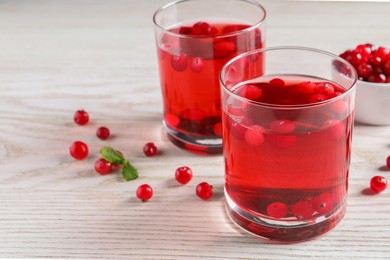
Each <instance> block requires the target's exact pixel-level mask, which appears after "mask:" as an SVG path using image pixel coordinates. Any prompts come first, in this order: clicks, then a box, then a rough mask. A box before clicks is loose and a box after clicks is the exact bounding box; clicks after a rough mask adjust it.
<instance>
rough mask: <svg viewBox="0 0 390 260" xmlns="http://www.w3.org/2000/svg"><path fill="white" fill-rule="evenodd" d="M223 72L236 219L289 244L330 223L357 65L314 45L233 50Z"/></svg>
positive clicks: (339, 189) (345, 157) (335, 216)
mask: <svg viewBox="0 0 390 260" xmlns="http://www.w3.org/2000/svg"><path fill="white" fill-rule="evenodd" d="M254 57H256V58H257V57H262V59H261V60H262V61H263V63H262V64H261V66H259V64H252V63H250V62H249V60H251V59H253V58H254ZM220 80H221V85H222V109H223V141H224V157H225V171H226V173H225V197H226V201H227V212H228V215H229V216H230V218H231V219H232V220H233V222H235V223H236V224H238V225H239V226H240V227H242V228H243V229H245V230H247V231H249V232H250V233H253V234H255V235H258V236H261V237H266V238H269V239H274V240H280V241H288V242H294V241H300V240H307V239H310V238H313V237H316V236H318V235H321V234H323V233H325V232H327V231H329V230H330V229H332V228H333V227H334V226H335V225H336V224H337V223H338V222H339V221H340V220H341V219H342V217H343V216H344V214H345V211H346V196H347V188H348V170H349V165H350V150H351V136H352V128H353V115H354V100H355V83H356V80H357V76H356V72H355V70H354V68H353V67H352V66H351V65H350V64H349V63H347V62H345V61H344V60H343V59H340V58H339V57H337V56H336V55H333V54H330V53H327V52H324V51H321V50H316V49H310V48H303V47H275V48H266V49H262V50H255V51H251V52H248V53H245V54H242V55H240V56H237V57H235V58H233V59H232V60H231V61H229V62H228V63H227V64H226V65H225V66H224V67H223V68H222V71H221V75H220Z"/></svg>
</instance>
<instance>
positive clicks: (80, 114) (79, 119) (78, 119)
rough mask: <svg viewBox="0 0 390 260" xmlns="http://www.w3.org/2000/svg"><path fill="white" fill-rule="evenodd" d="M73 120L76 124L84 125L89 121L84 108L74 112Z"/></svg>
mask: <svg viewBox="0 0 390 260" xmlns="http://www.w3.org/2000/svg"><path fill="white" fill-rule="evenodd" d="M73 121H74V122H75V123H76V124H78V125H86V124H87V123H88V121H89V115H88V113H87V112H86V111H84V110H77V111H76V112H75V113H74V116H73Z"/></svg>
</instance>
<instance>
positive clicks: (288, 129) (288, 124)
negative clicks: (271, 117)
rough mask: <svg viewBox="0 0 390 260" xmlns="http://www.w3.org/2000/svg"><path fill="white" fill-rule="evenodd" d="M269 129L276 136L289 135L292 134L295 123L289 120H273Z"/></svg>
mask: <svg viewBox="0 0 390 260" xmlns="http://www.w3.org/2000/svg"><path fill="white" fill-rule="evenodd" d="M269 128H270V130H271V131H273V132H275V133H278V134H289V133H292V132H294V130H295V123H294V122H293V121H290V120H275V121H272V122H271V123H270V125H269Z"/></svg>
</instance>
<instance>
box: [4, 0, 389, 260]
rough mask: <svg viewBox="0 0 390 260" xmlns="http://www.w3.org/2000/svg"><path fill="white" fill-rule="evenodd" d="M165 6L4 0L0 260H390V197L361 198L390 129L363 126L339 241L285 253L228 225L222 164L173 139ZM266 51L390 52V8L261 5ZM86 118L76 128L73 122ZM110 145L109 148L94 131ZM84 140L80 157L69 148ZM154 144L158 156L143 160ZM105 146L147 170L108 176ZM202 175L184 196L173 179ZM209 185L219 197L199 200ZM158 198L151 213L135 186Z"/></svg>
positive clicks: (385, 151) (328, 239) (323, 240)
mask: <svg viewBox="0 0 390 260" xmlns="http://www.w3.org/2000/svg"><path fill="white" fill-rule="evenodd" d="M166 2H167V1H161V0H156V1H151V0H144V1H135V0H122V1H120V0H114V1H104V0H97V1H92V0H90V1H88V0H80V1H76V0H70V1H67V0H63V1H60V0H51V1H50V0H36V1H29V0H20V1H14V0H0V257H4V258H68V259H69V258H71V259H87V258H97V259H99V258H100V259H195V258H199V259H304V258H305V259H354V260H357V259H390V190H387V191H385V192H383V193H382V194H379V195H376V196H368V195H364V193H363V191H364V190H365V189H366V188H367V187H368V185H369V180H370V178H371V177H372V176H373V175H377V174H383V175H385V176H387V177H388V178H389V179H390V171H386V170H385V169H384V167H383V166H384V164H385V159H386V157H387V156H388V155H390V127H389V126H388V127H386V126H383V127H373V126H364V125H356V127H355V131H354V137H353V147H352V149H353V150H352V164H351V169H350V181H349V184H350V186H349V187H350V189H349V195H348V204H349V207H348V212H347V214H346V216H345V218H344V219H343V220H342V222H341V223H340V224H339V225H338V226H337V227H336V228H335V229H334V230H333V231H331V232H330V233H328V234H326V235H325V236H323V237H320V238H317V239H315V240H312V241H309V242H305V243H299V244H291V245H280V244H271V243H267V242H264V241H263V240H260V239H257V238H254V237H252V236H249V235H247V234H244V233H242V232H241V231H239V229H238V228H236V227H235V226H234V225H233V224H232V223H231V222H230V221H229V220H228V219H227V217H226V216H225V212H224V199H223V181H224V177H223V159H222V156H209V157H207V156H199V155H195V154H191V153H188V152H186V151H183V150H180V149H178V148H176V147H175V146H174V145H172V144H171V143H170V142H169V141H168V140H167V138H166V137H165V135H164V132H163V130H162V125H161V111H162V100H161V96H160V88H159V80H158V71H157V62H156V52H155V46H154V34H153V24H152V20H151V17H152V15H153V12H154V11H155V10H156V9H157V8H158V7H159V6H160V5H162V4H163V3H166ZM263 4H264V6H265V7H266V9H267V11H268V21H267V24H268V30H267V37H268V38H267V45H268V46H272V45H302V46H310V47H315V48H321V49H325V50H328V51H331V52H334V53H340V52H341V51H343V50H345V49H347V48H350V47H353V46H355V45H357V44H358V43H365V42H373V43H377V44H382V45H386V46H390V18H389V16H388V14H389V12H390V3H363V2H294V1H281V0H279V1H276V0H265V1H263ZM77 109H85V110H87V111H88V112H89V114H90V116H91V123H90V124H88V125H87V126H84V127H80V126H76V125H75V124H74V123H73V120H72V117H73V113H74V112H75V111H76V110H77ZM101 125H105V126H107V127H109V128H110V129H111V132H112V133H113V137H112V138H111V139H110V140H108V141H100V140H98V139H97V138H96V137H95V131H96V128H97V127H98V126H101ZM76 140H83V141H85V142H87V143H88V144H89V147H90V156H89V157H88V159H86V160H84V161H75V160H73V159H72V158H71V157H70V156H69V154H68V148H69V146H70V144H71V143H72V142H73V141H76ZM148 141H154V142H156V144H157V145H158V146H159V148H160V150H161V152H162V153H161V154H160V155H159V156H157V157H152V158H147V157H145V156H144V155H143V152H142V146H143V144H144V143H146V142H148ZM103 145H110V146H112V147H115V148H116V149H118V150H121V151H122V152H123V153H124V154H125V155H126V156H127V157H128V158H130V160H131V162H132V163H133V164H134V165H135V166H136V167H137V168H138V169H139V172H140V178H139V179H137V180H134V181H131V182H125V181H123V179H122V178H121V177H120V176H119V174H112V175H106V176H100V175H98V174H96V173H95V172H94V169H93V163H94V161H95V160H96V159H97V158H98V151H99V149H100V148H101V147H102V146H103ZM181 165H188V166H190V167H191V168H192V169H193V171H194V178H193V180H192V182H190V183H189V184H188V185H185V186H180V185H178V184H176V182H175V180H174V170H175V169H176V168H177V167H178V166H181ZM201 181H208V182H209V183H211V184H213V185H214V190H215V193H216V194H215V196H214V197H213V199H212V200H211V201H201V200H199V199H198V198H197V197H196V196H195V195H194V188H195V186H196V184H197V183H199V182H201ZM142 183H149V184H150V185H152V187H153V188H154V191H155V194H154V197H153V198H152V200H151V201H149V202H146V203H142V202H140V201H139V200H138V199H137V198H136V197H135V190H136V188H137V187H138V186H139V185H140V184H142Z"/></svg>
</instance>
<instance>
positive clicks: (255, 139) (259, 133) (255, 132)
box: [244, 125, 264, 146]
mask: <svg viewBox="0 0 390 260" xmlns="http://www.w3.org/2000/svg"><path fill="white" fill-rule="evenodd" d="M263 133H264V128H263V127H262V126H259V125H252V126H251V127H250V128H248V129H247V130H246V131H245V135H244V138H245V141H246V142H247V143H248V144H249V145H250V146H260V145H262V144H263V143H264V134H263Z"/></svg>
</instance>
